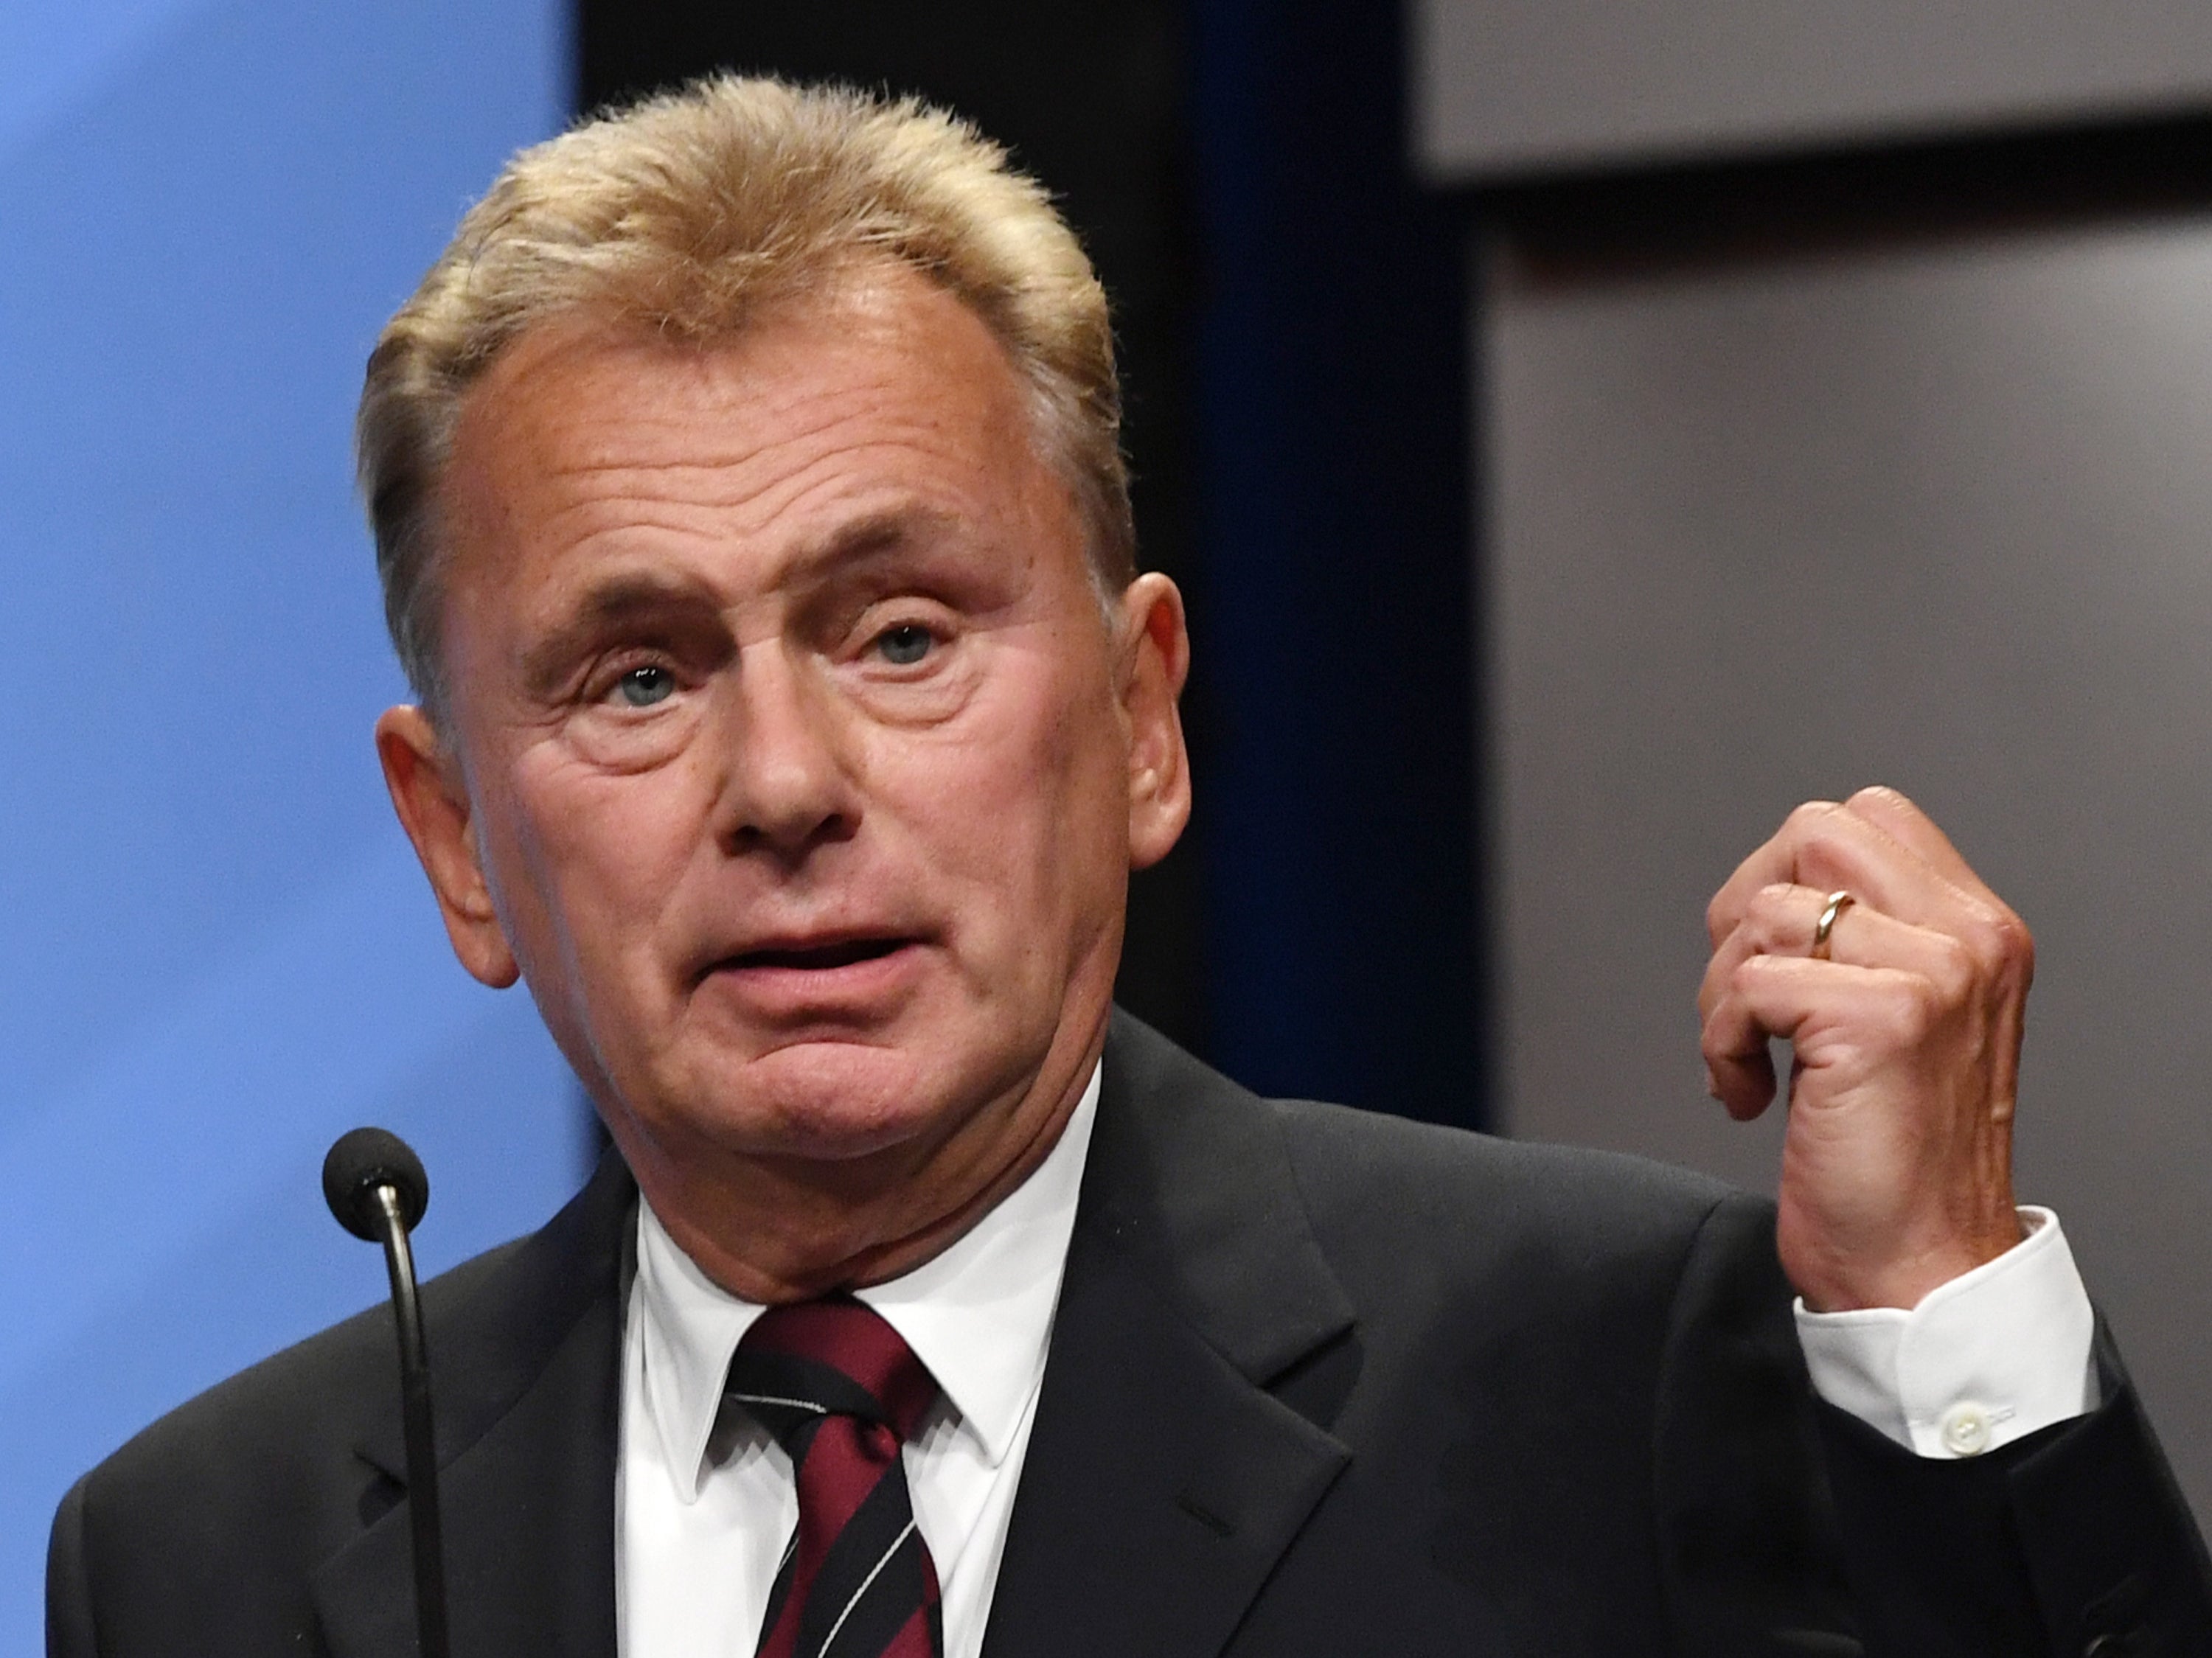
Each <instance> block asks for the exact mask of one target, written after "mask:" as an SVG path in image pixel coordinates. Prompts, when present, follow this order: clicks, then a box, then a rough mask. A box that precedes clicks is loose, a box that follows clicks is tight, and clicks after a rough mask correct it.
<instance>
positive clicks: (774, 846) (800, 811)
mask: <svg viewBox="0 0 2212 1658" xmlns="http://www.w3.org/2000/svg"><path fill="white" fill-rule="evenodd" d="M734 691H735V695H734V701H733V706H732V714H731V718H730V720H729V721H728V732H727V735H726V738H725V741H724V752H725V754H726V765H725V770H724V777H723V786H722V800H721V811H720V835H721V839H722V840H723V841H724V843H725V844H726V846H727V847H728V849H729V850H730V851H731V852H732V853H747V852H769V853H775V854H776V855H777V856H779V857H782V858H786V859H798V858H803V857H804V856H805V854H806V853H808V852H809V851H811V849H813V848H814V847H817V846H821V845H823V844H825V843H827V842H829V841H840V840H844V839H847V838H848V837H849V836H850V835H852V833H853V831H854V829H856V828H858V827H859V823H860V810H859V797H858V793H857V791H856V790H855V788H854V785H853V780H852V776H851V774H850V772H849V771H848V767H847V764H846V756H845V755H844V753H843V744H842V741H841V736H842V733H841V731H840V729H839V725H838V720H837V717H836V709H835V708H832V707H831V706H830V701H831V699H830V698H829V697H828V696H827V695H825V693H824V690H823V688H821V687H819V686H817V685H814V684H812V683H811V682H810V679H809V677H808V675H807V674H806V672H805V667H804V665H801V664H799V663H795V662H793V660H792V659H791V656H790V654H789V653H788V652H787V650H786V649H784V648H783V647H782V646H781V641H763V643H762V644H760V645H757V646H756V647H753V648H752V649H751V650H749V651H745V652H743V653H741V656H740V660H739V663H738V672H737V674H736V675H735V677H734Z"/></svg>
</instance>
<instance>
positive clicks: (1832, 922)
mask: <svg viewBox="0 0 2212 1658" xmlns="http://www.w3.org/2000/svg"><path fill="white" fill-rule="evenodd" d="M1857 902H1858V900H1857V899H1856V898H1854V897H1852V896H1851V895H1850V893H1848V892H1840V891H1838V892H1832V893H1830V894H1829V895H1828V902H1827V905H1826V908H1823V909H1822V910H1821V911H1820V920H1818V921H1815V922H1814V924H1813V959H1814V961H1816V962H1825V961H1826V960H1827V959H1828V941H1829V939H1830V938H1831V937H1832V935H1833V934H1834V932H1835V931H1836V922H1837V920H1838V918H1840V917H1841V916H1842V914H1843V913H1844V911H1845V910H1847V909H1849V908H1850V907H1851V906H1852V905H1853V904H1855V903H1857Z"/></svg>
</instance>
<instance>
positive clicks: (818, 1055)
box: [707, 1042, 981, 1162]
mask: <svg viewBox="0 0 2212 1658" xmlns="http://www.w3.org/2000/svg"><path fill="white" fill-rule="evenodd" d="M945 1094H946V1090H945V1084H944V1083H943V1081H942V1080H941V1079H939V1078H933V1077H931V1076H930V1075H929V1074H928V1067H927V1066H926V1065H924V1064H923V1063H921V1061H920V1060H919V1059H918V1058H917V1056H915V1055H914V1054H908V1053H906V1052H904V1051H903V1050H902V1049H899V1048H879V1047H872V1046H869V1045H866V1044H863V1043H858V1042H799V1043H793V1044H792V1045H791V1046H789V1047H786V1048H777V1049H775V1051H774V1052H772V1053H769V1054H763V1055H761V1056H760V1057H758V1058H757V1059H754V1060H749V1061H748V1062H746V1063H745V1064H744V1066H743V1067H742V1072H741V1074H740V1075H739V1076H738V1077H736V1078H732V1079H730V1081H729V1083H728V1084H726V1087H725V1088H721V1089H717V1090H714V1095H715V1096H718V1098H719V1099H720V1101H723V1102H727V1103H726V1105H725V1106H724V1108H722V1109H720V1110H714V1109H713V1108H709V1110H708V1113H707V1114H708V1116H710V1117H713V1118H717V1119H719V1120H720V1124H721V1126H722V1127H723V1128H724V1130H725V1132H728V1131H731V1130H734V1136H733V1138H734V1139H737V1140H738V1141H739V1142H741V1143H742V1144H741V1145H740V1146H739V1147H738V1148H736V1149H742V1150H743V1151H747V1152H749V1153H752V1154H755V1155H768V1156H781V1157H809V1158H818V1159H821V1160H823V1161H834V1162H844V1161H849V1160H851V1159H853V1158H856V1157H869V1156H872V1155H873V1154H874V1153H876V1152H879V1151H888V1150H889V1149H890V1148H891V1147H893V1146H896V1145H902V1144H904V1143H905V1142H907V1141H908V1140H912V1139H915V1138H917V1137H918V1136H921V1135H923V1134H926V1133H928V1132H929V1131H930V1130H931V1129H932V1128H933V1127H936V1126H938V1125H939V1124H942V1123H944V1122H945V1120H946V1118H947V1116H948V1115H949V1114H958V1113H959V1111H960V1108H961V1102H956V1101H954V1100H951V1099H949V1098H947V1097H945ZM975 1103H981V1102H975Z"/></svg>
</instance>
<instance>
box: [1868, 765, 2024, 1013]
mask: <svg viewBox="0 0 2212 1658" xmlns="http://www.w3.org/2000/svg"><path fill="white" fill-rule="evenodd" d="M1844 816H1846V817H1851V818H1854V819H1857V820H1859V821H1863V822H1867V823H1873V824H1874V825H1875V827H1876V828H1877V829H1880V830H1881V833H1883V834H1884V835H1888V836H1889V837H1890V838H1891V839H1892V840H1893V841H1897V842H1898V844H1899V845H1900V846H1903V847H1906V848H1907V849H1908V850H1910V851H1911V853H1912V854H1913V856H1914V857H1916V858H1917V859H1919V860H1920V862H1921V863H1922V864H1923V865H1925V866H1926V867H1927V868H1928V869H1929V871H1931V872H1933V873H1934V874H1935V876H1936V878H1937V879H1938V880H1939V881H1940V882H1941V883H1942V886H1943V888H1944V889H1946V890H1948V891H1947V892H1945V891H1939V892H1936V893H1933V894H1930V895H1929V906H1928V908H1927V909H1926V910H1925V911H1924V912H1923V913H1922V914H1918V915H1916V916H1914V917H1913V919H1915V920H1924V921H1926V922H1927V923H1928V924H1929V925H1931V926H1938V927H1940V928H1942V931H1944V932H1948V933H1951V934H1952V935H1953V936H1954V937H1955V938H1958V939H1959V940H1960V942H1961V943H1962V944H1965V946H1966V950H1967V951H1968V952H1969V953H1970V954H1971V955H1972V957H1973V958H1974V959H1975V960H1976V961H1977V962H1978V963H1980V965H1981V968H1982V970H1983V971H1984V973H1985V974H1987V975H1990V978H1991V979H1992V981H2002V982H2004V983H2007V984H2010V985H2015V986H2016V987H2018V988H2019V989H2020V990H2021V992H2023V993H2024V992H2025V991H2026V989H2027V986H2028V984H2029V983H2030V982H2031V981H2033V978H2034V976H2035V940H2034V938H2033V937H2032V936H2031V935H2030V933H2029V932H2028V930H2027V924H2026V923H2025V922H2023V921H2022V920H2021V919H2020V917H2019V915H2018V914H2015V912H2014V911H2013V909H2012V908H2011V907H2010V906H2009V905H2008V904H2007V903H2006V902H2004V900H2003V899H2002V898H2000V897H1998V896H1997V895H1996V893H1995V892H1994V891H1992V890H1990V887H1989V885H1988V884H1986V883H1985V882H1984V881H1983V879H1982V878H1981V877H1980V876H1978V875H1977V874H1976V873H1975V872H1974V871H1973V868H1972V865H1969V864H1968V863H1967V862H1966V859H1964V858H1962V857H1960V854H1959V849H1958V848H1957V847H1954V846H1953V845H1952V844H1951V841H1950V837H1949V836H1948V835H1945V834H1944V833H1943V831H1942V829H1938V828H1937V827H1936V823H1935V821H1934V820H1933V819H1932V818H1930V817H1929V816H1928V815H1927V814H1926V813H1925V812H1923V811H1921V810H1920V808H1919V807H1917V806H1916V805H1913V804H1912V802H1911V801H1910V800H1908V799H1905V797H1904V796H1903V795H1902V794H1899V793H1898V792H1897V791H1896V790H1895V789H1890V788H1870V789H1862V790H1860V791H1859V792H1858V793H1857V794H1854V795H1853V796H1852V797H1851V798H1850V800H1848V801H1846V802H1845V803H1844Z"/></svg>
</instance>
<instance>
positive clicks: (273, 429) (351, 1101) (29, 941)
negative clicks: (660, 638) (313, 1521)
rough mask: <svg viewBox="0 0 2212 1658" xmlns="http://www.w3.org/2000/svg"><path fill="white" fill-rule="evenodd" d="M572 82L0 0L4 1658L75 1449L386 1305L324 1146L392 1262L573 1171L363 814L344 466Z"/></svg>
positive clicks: (386, 681)
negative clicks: (437, 283)
mask: <svg viewBox="0 0 2212 1658" xmlns="http://www.w3.org/2000/svg"><path fill="white" fill-rule="evenodd" d="M567 82H568V70H567V46H566V41H565V39H563V26H562V12H561V9H560V7H559V6H558V5H557V3H556V0H315V3H303V0H233V3H220V4H218V3H208V0H6V4H5V5H4V6H0V227H3V228H0V662H5V663H8V664H12V667H11V668H10V670H9V675H8V677H7V683H6V684H5V687H4V689H0V851H4V855H0V1169H5V1170H6V1171H7V1175H8V1188H7V1193H6V1195H5V1197H4V1198H0V1272H4V1274H5V1281H6V1283H7V1284H8V1286H9V1289H8V1291H7V1302H6V1307H5V1312H4V1315H0V1653H4V1654H8V1655H15V1654H21V1655H31V1654H33V1653H36V1652H39V1651H40V1649H41V1639H42V1637H41V1633H40V1630H41V1619H40V1573H41V1562H42V1558H43V1554H44V1551H45V1544H46V1523H47V1520H48V1517H49V1515H51V1513H52V1508H53V1504H54V1503H55V1502H56V1501H57V1500H58V1498H59V1497H60V1496H61V1493H62V1492H63V1491H64V1490H65V1489H66V1487H67V1485H68V1484H69V1482H70V1480H71V1479H73V1478H74V1477H75V1476H76V1474H77V1473H79V1472H81V1471H82V1469H83V1468H84V1467H87V1466H88V1465H89V1464H90V1463H91V1462H92V1461H95V1460H96V1459H97V1458H98V1457H99V1456H100V1455H102V1454H103V1453H104V1452H106V1450H108V1449H109V1448H112V1447H113V1446H114V1445H116V1444H117V1443H118V1442H121V1441H122V1440H123V1439H124V1438H125V1437H126V1436H128V1435H129V1434H130V1433H131V1431H132V1430H135V1429H136V1428H137V1427H138V1426H140V1425H142V1424H143V1423H145V1422H146V1421H147V1420H149V1418H152V1417H153V1416H154V1415H155V1414H157V1413H158V1412H161V1410H163V1409H164V1408H166V1407H167V1406H171V1405H173V1404H175V1403H177V1402H178V1401H179V1400H183V1399H185V1397H187V1396H188V1395H190V1394H192V1393H194V1392H196V1391H197V1390H198V1389H199V1388H203V1387H204V1386H206V1385H207V1384H209V1383H210V1382H214V1381H216V1379H217V1378H219V1377H220V1376H222V1375H224V1374H225V1373H227V1372H228V1371H229V1370H234V1369H235V1368H237V1367H238V1366H239V1365H240V1364H242V1363H246V1362H247V1361H248V1360H250V1359H252V1358H253V1357H257V1356H258V1355H260V1354H262V1353H264V1352H267V1351H270V1350H272V1349H274V1348H276V1347H277V1346H280V1345H283V1344H284V1343H286V1342H289V1341H291V1340H293V1339H297V1338H298V1337H300V1336H302V1335H305V1334H306V1333H308V1332H309V1331H311V1330H313V1329H314V1328H316V1327H319V1325H322V1324H324V1323H326V1322H328V1321H331V1319H333V1318H336V1317H338V1316H340V1315H343V1314H345V1313H347V1312H349V1311H352V1310H353V1309H356V1308H358V1307H360V1306H362V1305H365V1304H367V1303H369V1302H371V1301H372V1300H374V1299H375V1298H377V1297H378V1296H379V1295H380V1291H381V1288H382V1266H381V1264H380V1260H379V1259H378V1257H377V1255H376V1254H375V1252H374V1250H372V1249H371V1248H368V1246H367V1245H364V1244H360V1243H356V1242H354V1241H353V1240H351V1239H350V1238H348V1237H345V1236H343V1235H342V1234H341V1233H340V1232H339V1231H338V1230H337V1226H336V1225H335V1224H333V1223H332V1222H331V1219H330V1218H329V1217H328V1215H327V1213H326V1212H325V1211H324V1208H323V1205H322V1199H321V1196H320V1193H319V1187H318V1185H317V1181H316V1171H317V1169H318V1166H319V1162H320V1158H321V1156H322V1153H323V1151H324V1148H325V1146H326V1145H328V1144H329V1142H330V1140H331V1139H332V1137H333V1136H335V1135H336V1134H337V1133H339V1132H340V1131H342V1130H343V1129H345V1128H347V1127H351V1126H353V1125H354V1124H355V1123H357V1122H362V1121H378V1122H383V1123H386V1124H388V1125H390V1126H391V1127H393V1128H396V1129H397V1130H398V1131H399V1132H400V1133H403V1134H404V1135H406V1136H408V1137H409V1138H410V1139H412V1140H413V1141H414V1142H415V1144H416V1145H417V1146H418V1147H419V1148H420V1149H421V1150H422V1152H423V1155H424V1157H425V1160H426V1161H427V1162H428V1164H429V1167H430V1171H431V1176H432V1182H433V1197H432V1200H431V1206H430V1212H429V1215H428V1218H427V1219H426V1221H425V1222H424V1224H423V1228H422V1232H421V1234H420V1236H419V1245H418V1247H419V1249H420V1252H421V1254H422V1258H423V1260H424V1262H425V1265H426V1266H429V1267H433V1268H435V1267H437V1266H444V1265H448V1264H450V1263H451V1262H453V1260H458V1259H459V1258H460V1257H461V1256H462V1255H464V1254H468V1253H471V1252H472V1251H474V1250H476V1249H477V1248H482V1247H483V1246H484V1245H486V1244H489V1243H490V1242H495V1241H496V1240H497V1239H499V1238H501V1237H504V1236H511V1235H512V1234H513V1233H515V1232H517V1231H520V1230H524V1229H526V1228H527V1227H529V1226H530V1225H532V1224H535V1223H536V1222H537V1221H538V1219H539V1218H542V1217H543V1216H544V1214H546V1213H548V1212H550V1210H551V1209H552V1208H553V1207H555V1206H556V1204H557V1203H558V1202H559V1200H560V1199H562V1197H563V1196H564V1195H565V1194H566V1193H567V1192H568V1190H569V1189H571V1188H572V1187H573V1186H574V1183H575V1181H576V1178H577V1175H578V1172H579V1169H580V1146H579V1144H578V1139H579V1133H580V1131H579V1126H578V1123H577V1113H576V1110H575V1108H574V1104H573V1100H574V1091H573V1090H574V1084H573V1082H572V1081H571V1080H570V1079H569V1078H568V1073H567V1072H566V1070H565V1069H564V1068H563V1066H562V1063H561V1061H560V1060H559V1058H558V1056H557V1055H556V1054H554V1053H553V1052H552V1050H551V1048H550V1044H549V1043H548V1042H547V1041H546V1039H545V1037H544V1035H543V1033H542V1031H541V1029H540V1028H539V1026H538V1022H537V1019H536V1017H535V1015H534V1013H533V1011H532V1009H531V1007H530V1005H529V1004H528V1002H527V1001H526V999H524V998H523V997H522V995H521V994H520V993H510V994H507V995H504V996H499V995H494V994H492V993H489V992H486V991H483V990H482V989H480V988H478V987H477V986H475V985H474V984H472V983H471V982H470V981H468V980H467V979H466V978H465V975H462V974H461V972H460V971H459V969H458V968H457V967H455V966H454V965H453V963H452V960H451V958H450V957H449V956H448V955H447V950H446V945H445V941H444V938H443V935H442V933H441V931H440V929H439V926H438V924H437V920H436V916H435V910H434V908H433V907H432V904H431V902H430V899H429V896H428V891H427V890H426V889H425V887H424V886H423V884H422V878H421V877H420V875H419V874H418V872H416V869H415V867H414V864H413V859H412V858H411V856H410V853H409V852H408V850H407V847H406V845H405V843H404V840H403V839H402V837H401V835H399V833H398V829H397V828H396V826H395V825H394V824H393V823H392V821H391V814H390V810H389V808H388V806H387V805H386V802H385V799H384V797H383V789H382V786H381V784H380V780H379V779H378V776H377V774H376V768H375V762H374V755H373V752H372V750H371V748H370V744H369V736H368V732H369V724H370V721H371V720H373V719H374V715H375V713H376V711H377V709H378V708H380V707H381V706H383V705H384V704H385V703H386V702H388V701H392V700H393V699H394V698H395V697H396V696H397V695H398V694H399V689H400V687H399V683H398V677H397V674H396V672H395V671H394V670H393V668H392V665H391V663H390V659H389V653H388V652H387V650H386V646H385V643H384V641H383V637H382V635H381V630H380V621H379V611H378V605H377V600H376V593H375V582H374V573H373V568H372V564H371V560H370V555H369V551H368V543H367V537H366V536H365V534H364V533H363V531H362V529H361V527H360V523H359V515H358V513H357V511H356V507H355V504H354V500H353V495H352V489H351V478H350V464H349V450H348V428H349V422H350V418H351V413H352V408H353V401H354V397H355V393H356V390H357V389H358V386H359V384H360V375H361V366H362V359H363V357H364V355H365V354H366V351H367V349H368V345H369V343H370V342H371V341H372V339H373V338H374V333H375V330H376V328H377V326H378V325H379V324H380V321H381V320H382V319H383V318H384V316H385V315H386V313H388V312H389V311H390V310H391V308H392V307H393V306H394V305H395V304H397V303H398V301H399V300H401V299H402V298H403V297H404V295H406V293H407V292H408V290H409V289H410V288H411V287H412V285H413V282H414V281H415V279H416V276H418V275H419V274H420V272H421V270H422V268H423V267H424V266H425V265H426V264H428V261H429V260H430V258H432V257H433V256H434V255H435V252H437V250H438V248H439V246H441V244H442V242H443V240H444V239H445V237H446V235H447V233H448V232H449V230H450V229H451V228H452V226H453V222H454V220H455V219H456V217H457V216H458V215H459V212H460V210H461V209H462V207H463V206H464V205H465V203H466V201H467V200H468V198H469V197H470V196H471V194H472V193H473V192H475V191H479V190H481V189H482V188H483V185H485V183H487V182H488V181H489V178H490V175H491V173H492V172H493V170H494V169H495V167H496V166H497V164H498V162H499V161H500V159H501V157H502V156H503V155H506V154H507V152H508V151H510V150H512V149H514V148H515V147H516V146H518V145H520V144H522V143H527V142H530V141H531V140H532V139H535V138H538V137H542V136H544V135H545V134H546V133H548V132H550V131H552V130H553V129H554V128H555V127H556V125H558V123H559V122H560V120H561V118H562V113H563V110H564V106H565V103H566V97H567Z"/></svg>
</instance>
